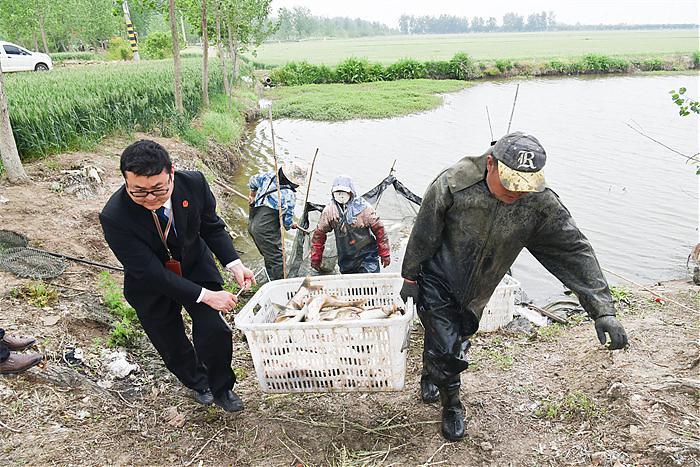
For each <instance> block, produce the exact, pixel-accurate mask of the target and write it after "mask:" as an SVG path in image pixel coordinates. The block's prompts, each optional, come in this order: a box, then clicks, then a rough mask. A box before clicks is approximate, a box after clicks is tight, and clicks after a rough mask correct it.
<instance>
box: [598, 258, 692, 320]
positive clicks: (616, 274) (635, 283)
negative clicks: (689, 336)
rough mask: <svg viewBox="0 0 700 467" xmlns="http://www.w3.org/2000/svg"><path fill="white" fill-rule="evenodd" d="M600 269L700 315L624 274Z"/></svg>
mask: <svg viewBox="0 0 700 467" xmlns="http://www.w3.org/2000/svg"><path fill="white" fill-rule="evenodd" d="M600 269H602V270H603V271H605V272H607V273H610V274H612V275H613V276H615V277H618V278H620V279H622V280H623V281H627V282H629V283H630V284H632V285H636V286H637V287H639V288H640V289H642V290H644V291H646V292H649V293H650V294H652V295H653V296H655V297H658V298H660V299H661V300H664V301H666V302H669V303H673V304H674V305H676V306H679V307H681V308H683V309H685V310H688V311H690V312H693V313H700V311H698V310H695V309H693V308H690V307H689V306H686V305H684V304H682V303H679V302H677V301H675V300H672V299H670V298H668V297H665V296H663V295H661V294H660V293H657V292H654V291H653V290H651V289H650V288H649V287H646V286H644V285H642V284H638V283H637V282H635V281H633V280H631V279H628V278H626V277H625V276H623V275H622V274H618V273H616V272H614V271H611V270H610V269H606V268H604V267H601V268H600Z"/></svg>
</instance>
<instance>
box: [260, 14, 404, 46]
mask: <svg viewBox="0 0 700 467" xmlns="http://www.w3.org/2000/svg"><path fill="white" fill-rule="evenodd" d="M272 21H273V23H274V24H275V26H276V28H277V29H276V31H275V33H274V34H273V35H272V37H271V39H273V40H281V41H288V40H295V39H304V38H307V37H366V36H384V35H388V34H399V31H398V30H397V29H394V28H390V27H389V26H387V25H386V24H384V23H379V22H376V21H365V20H363V19H359V18H344V17H335V18H324V17H321V16H314V15H312V14H311V10H309V9H308V8H304V7H298V6H297V7H294V8H292V9H289V8H280V9H279V11H278V14H277V18H273V19H272Z"/></svg>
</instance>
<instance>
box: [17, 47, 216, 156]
mask: <svg viewBox="0 0 700 467" xmlns="http://www.w3.org/2000/svg"><path fill="white" fill-rule="evenodd" d="M182 64H183V66H182V87H183V101H184V104H185V117H184V118H181V117H180V116H178V114H177V112H176V110H175V98H174V95H173V84H172V83H173V77H172V75H173V66H172V61H170V60H163V61H150V62H141V63H117V64H100V65H94V66H83V67H74V68H62V69H55V70H53V71H51V72H49V73H15V74H8V75H7V76H6V77H5V80H6V87H7V95H8V100H9V109H10V120H11V123H12V129H13V132H14V135H15V140H16V141H17V148H18V150H19V153H20V156H21V157H22V158H23V159H24V160H26V159H28V158H32V157H38V156H41V155H45V154H50V153H55V152H59V151H65V150H71V149H77V148H81V147H89V146H90V145H93V144H95V143H97V142H98V141H99V140H100V139H102V138H103V137H105V136H107V135H109V134H113V133H119V132H131V131H133V130H135V129H136V130H141V131H149V130H153V129H156V128H157V129H159V130H160V132H161V133H162V134H166V135H167V134H170V133H174V132H176V131H181V130H182V129H183V128H184V127H186V125H188V124H189V122H190V120H191V119H192V117H194V116H195V115H197V113H198V112H199V110H200V108H201V106H202V91H201V89H202V68H201V60H196V59H188V60H183V62H182ZM209 70H210V82H209V89H210V92H211V93H212V94H216V93H221V92H222V88H223V83H222V82H223V77H222V74H221V67H220V66H218V63H217V62H212V63H211V65H210V69H209Z"/></svg>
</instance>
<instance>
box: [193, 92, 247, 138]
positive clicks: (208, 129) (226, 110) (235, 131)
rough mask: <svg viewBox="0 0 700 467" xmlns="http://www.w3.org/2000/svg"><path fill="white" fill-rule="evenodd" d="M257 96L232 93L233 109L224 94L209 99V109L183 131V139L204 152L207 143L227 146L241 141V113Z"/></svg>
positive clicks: (243, 120) (242, 120) (242, 119)
mask: <svg viewBox="0 0 700 467" xmlns="http://www.w3.org/2000/svg"><path fill="white" fill-rule="evenodd" d="M255 101H257V96H255V94H253V93H252V92H250V91H246V90H241V89H236V90H235V91H234V99H233V108H231V107H230V106H229V104H228V100H227V99H226V95H225V94H217V95H215V96H212V97H211V99H210V106H209V109H208V110H206V111H204V113H203V114H202V115H201V116H200V117H199V118H198V119H196V121H195V122H193V124H192V126H191V127H190V128H189V129H187V130H185V132H184V133H183V137H184V138H185V139H186V140H187V142H189V143H190V144H192V145H193V146H197V147H199V148H201V149H204V150H206V147H207V142H208V141H209V140H212V141H214V142H216V143H218V144H222V145H224V146H229V145H231V144H234V143H236V142H237V141H239V140H240V139H241V136H242V135H243V130H244V129H245V118H244V117H243V113H242V112H243V111H244V110H245V108H246V106H248V105H249V104H250V103H251V102H255Z"/></svg>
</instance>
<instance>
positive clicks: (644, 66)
mask: <svg viewBox="0 0 700 467" xmlns="http://www.w3.org/2000/svg"><path fill="white" fill-rule="evenodd" d="M639 69H640V70H642V71H660V70H665V69H666V63H665V62H664V61H663V60H661V59H659V58H648V59H646V60H644V61H643V62H641V63H640V64H639Z"/></svg>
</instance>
